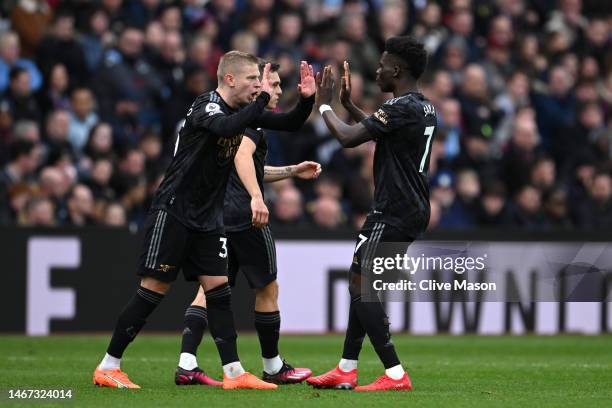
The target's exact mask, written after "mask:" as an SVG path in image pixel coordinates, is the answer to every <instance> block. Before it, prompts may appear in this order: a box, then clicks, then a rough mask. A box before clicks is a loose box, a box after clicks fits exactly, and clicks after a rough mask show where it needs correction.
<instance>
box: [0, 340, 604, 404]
mask: <svg viewBox="0 0 612 408" xmlns="http://www.w3.org/2000/svg"><path fill="white" fill-rule="evenodd" d="M108 340H109V337H108V336H68V335H66V336H52V337H49V338H27V337H22V336H4V337H1V336H0V351H1V354H0V390H1V391H2V394H3V395H1V396H0V406H23V407H26V406H28V407H29V406H35V407H46V406H57V407H67V406H75V407H164V408H173V407H180V408H183V407H198V408H201V407H235V406H240V407H243V408H247V407H255V406H257V407H275V406H279V407H280V406H282V407H290V406H291V407H304V406H313V407H314V406H316V407H318V406H323V407H361V406H375V407H387V406H408V407H420V406H431V407H440V406H452V407H470V408H473V407H476V406H508V407H523V406H538V407H540V406H559V407H561V406H563V407H568V406H572V407H573V406H584V407H596V406H608V407H609V406H611V405H612V337H610V336H597V337H583V336H558V337H531V336H526V337H472V336H456V337H455V336H436V337H420V336H414V337H412V336H405V335H403V336H400V335H396V336H394V342H395V344H396V346H397V349H398V351H399V354H400V357H401V358H402V361H403V362H404V364H405V366H406V367H407V369H408V370H409V372H410V374H411V377H412V381H413V385H414V387H415V389H414V391H412V392H383V393H380V392H378V393H356V392H351V391H335V390H313V389H312V388H310V387H308V386H306V385H305V384H299V385H287V386H281V387H280V388H279V389H278V390H277V391H251V390H240V391H224V390H222V389H218V388H210V387H203V386H187V387H185V386H182V387H177V386H175V385H174V377H173V376H174V369H175V367H176V364H177V358H178V349H179V341H180V338H179V336H178V335H176V336H158V335H147V334H146V333H145V334H143V335H141V336H139V337H138V339H137V340H136V341H135V342H134V343H133V344H132V345H131V346H130V348H129V349H128V350H127V352H126V355H125V356H124V360H123V364H122V368H123V369H124V370H125V371H126V372H127V373H128V374H129V375H130V378H131V379H132V380H133V381H134V382H136V383H137V384H140V385H141V386H142V387H143V389H141V390H117V389H102V388H98V387H95V386H94V385H92V382H91V379H92V372H93V369H94V368H95V365H96V364H97V363H98V361H99V360H100V358H101V357H102V355H103V353H104V350H105V347H106V345H107V342H108ZM238 341H239V343H238V344H239V351H240V355H241V358H242V361H243V365H244V366H245V368H246V369H248V370H250V371H252V372H254V373H256V374H258V375H259V374H260V372H261V360H260V358H259V345H258V341H257V338H256V337H255V336H253V335H241V336H240V337H239V339H238ZM341 346H342V337H341V336H284V337H283V338H281V352H282V353H283V355H284V356H285V357H286V358H287V359H288V361H289V362H290V363H292V364H294V365H296V366H303V367H310V368H312V369H313V371H314V373H315V374H320V373H321V372H323V371H325V370H328V369H330V368H332V367H333V366H334V365H335V364H336V363H337V361H338V358H339V356H340V349H341ZM199 362H200V365H201V366H203V368H204V369H206V370H207V371H208V372H209V374H212V375H214V376H216V377H217V378H219V377H220V375H221V367H220V365H219V359H218V356H217V353H216V350H215V349H214V345H213V344H212V342H211V340H210V337H209V336H206V337H205V340H204V343H203V345H202V347H201V349H200V353H199ZM359 369H360V383H361V384H366V383H369V382H370V381H372V380H374V379H375V378H376V377H377V376H378V375H380V374H381V373H382V366H381V365H380V363H379V361H378V359H377V358H376V356H375V354H374V353H373V351H372V348H371V346H370V344H369V343H368V342H367V341H366V344H365V345H364V350H363V353H362V356H361V359H360V363H359ZM15 388H20V389H24V388H33V389H67V388H71V389H73V390H74V397H73V400H72V401H56V402H53V403H43V402H40V401H37V402H33V401H13V402H10V401H9V400H8V399H7V392H8V391H7V390H8V389H15Z"/></svg>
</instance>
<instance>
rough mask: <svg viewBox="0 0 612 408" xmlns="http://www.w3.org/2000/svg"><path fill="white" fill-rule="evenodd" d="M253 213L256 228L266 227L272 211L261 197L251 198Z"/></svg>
mask: <svg viewBox="0 0 612 408" xmlns="http://www.w3.org/2000/svg"><path fill="white" fill-rule="evenodd" d="M251 213H252V214H253V220H252V221H253V226H254V227H256V228H262V227H265V226H266V224H268V217H269V215H270V212H269V211H268V207H266V204H265V203H264V201H263V199H262V198H261V197H254V198H252V199H251Z"/></svg>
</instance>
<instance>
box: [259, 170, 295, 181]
mask: <svg viewBox="0 0 612 408" xmlns="http://www.w3.org/2000/svg"><path fill="white" fill-rule="evenodd" d="M294 175H295V166H283V167H274V166H264V182H266V183H272V182H275V181H279V180H284V179H286V178H289V177H293V176H294Z"/></svg>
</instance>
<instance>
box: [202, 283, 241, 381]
mask: <svg viewBox="0 0 612 408" xmlns="http://www.w3.org/2000/svg"><path fill="white" fill-rule="evenodd" d="M204 294H205V295H206V302H207V304H208V326H209V328H210V334H211V336H212V338H213V339H214V341H215V345H216V346H217V350H218V351H219V356H220V357H221V364H222V365H223V366H224V367H225V366H226V365H228V364H229V363H234V362H238V363H239V362H240V359H239V358H238V350H237V347H236V337H237V335H236V329H235V327H234V314H233V313H232V291H231V289H230V287H229V285H228V284H227V283H225V284H223V285H220V286H217V287H216V288H214V289H211V290H208V291H206V292H205V293H204ZM240 368H241V369H242V366H240ZM224 371H225V369H224Z"/></svg>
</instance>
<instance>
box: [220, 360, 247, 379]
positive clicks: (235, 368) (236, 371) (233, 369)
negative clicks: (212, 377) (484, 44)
mask: <svg viewBox="0 0 612 408" xmlns="http://www.w3.org/2000/svg"><path fill="white" fill-rule="evenodd" d="M244 373H245V371H244V368H242V364H240V361H234V362H233V363H228V364H225V365H224V366H223V374H224V375H225V376H226V377H228V378H235V377H238V376H240V375H242V374H244Z"/></svg>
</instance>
